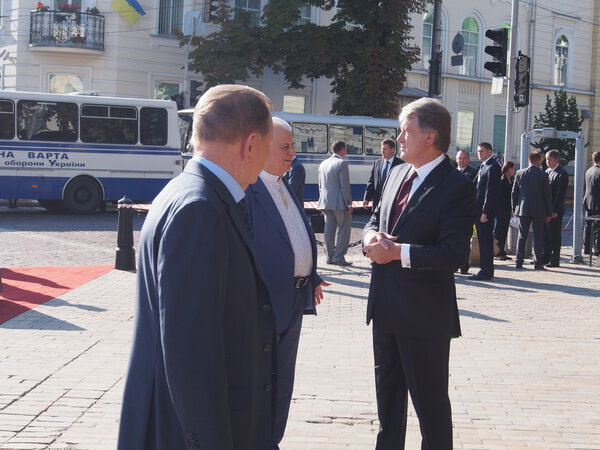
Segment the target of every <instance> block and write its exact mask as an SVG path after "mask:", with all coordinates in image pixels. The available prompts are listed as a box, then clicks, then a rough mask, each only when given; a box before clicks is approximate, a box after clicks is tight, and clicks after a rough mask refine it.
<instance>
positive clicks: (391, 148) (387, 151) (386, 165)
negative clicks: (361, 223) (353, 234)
mask: <svg viewBox="0 0 600 450" xmlns="http://www.w3.org/2000/svg"><path fill="white" fill-rule="evenodd" d="M403 162H404V161H402V160H401V159H400V158H398V157H397V156H396V143H395V142H394V141H393V140H392V139H385V140H383V141H382V142H381V158H379V159H378V160H377V161H375V162H374V163H373V168H372V169H371V176H370V177H369V182H368V183H367V187H366V188H365V196H364V200H363V208H367V204H368V202H370V201H373V205H372V207H371V208H372V209H373V211H375V208H376V207H377V205H378V204H379V199H380V198H381V190H382V189H383V184H384V183H385V180H386V179H387V176H388V175H389V173H390V172H391V170H392V169H393V168H394V167H396V166H397V165H398V164H402V163H403Z"/></svg>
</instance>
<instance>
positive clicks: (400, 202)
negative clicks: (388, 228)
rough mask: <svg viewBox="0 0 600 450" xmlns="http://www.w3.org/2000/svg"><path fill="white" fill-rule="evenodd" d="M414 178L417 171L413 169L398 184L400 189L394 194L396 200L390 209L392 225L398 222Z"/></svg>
mask: <svg viewBox="0 0 600 450" xmlns="http://www.w3.org/2000/svg"><path fill="white" fill-rule="evenodd" d="M415 178H417V171H416V170H414V169H413V170H412V171H411V173H410V174H409V175H408V177H407V178H406V180H404V183H402V186H400V189H399V190H398V194H397V195H396V201H395V202H394V208H393V210H392V221H391V222H390V224H391V225H392V227H393V226H394V225H396V222H398V218H399V217H400V215H401V214H402V211H403V210H404V207H405V206H406V204H407V203H408V196H409V195H410V189H411V188H412V183H413V180H414V179H415Z"/></svg>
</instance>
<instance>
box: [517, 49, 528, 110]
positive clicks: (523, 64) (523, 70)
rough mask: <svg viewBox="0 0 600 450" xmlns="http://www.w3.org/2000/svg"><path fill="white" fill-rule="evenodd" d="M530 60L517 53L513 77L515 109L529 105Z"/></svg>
mask: <svg viewBox="0 0 600 450" xmlns="http://www.w3.org/2000/svg"><path fill="white" fill-rule="evenodd" d="M530 65H531V58H530V57H529V56H525V55H523V54H521V52H519V56H518V57H517V70H516V76H515V98H514V100H515V107H517V108H521V107H523V106H527V105H529V67H530Z"/></svg>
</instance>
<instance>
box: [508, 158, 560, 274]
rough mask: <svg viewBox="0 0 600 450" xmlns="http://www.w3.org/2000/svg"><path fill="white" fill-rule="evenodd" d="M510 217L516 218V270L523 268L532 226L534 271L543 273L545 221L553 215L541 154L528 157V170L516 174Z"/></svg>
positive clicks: (548, 185) (550, 195) (548, 184)
mask: <svg viewBox="0 0 600 450" xmlns="http://www.w3.org/2000/svg"><path fill="white" fill-rule="evenodd" d="M512 204H513V214H514V215H515V216H516V217H518V218H519V238H518V240H517V257H516V264H517V269H522V268H523V259H524V257H525V244H526V243H527V235H528V234H529V227H530V226H532V227H533V251H534V253H535V261H534V263H535V266H534V267H535V270H543V269H544V263H543V257H544V222H545V221H546V222H548V221H549V220H550V217H551V215H552V194H551V192H550V183H549V181H548V174H547V173H546V172H544V170H543V169H542V154H541V153H540V152H531V153H530V154H529V167H527V168H526V169H521V170H519V171H517V174H516V175H515V182H514V183H513V189H512Z"/></svg>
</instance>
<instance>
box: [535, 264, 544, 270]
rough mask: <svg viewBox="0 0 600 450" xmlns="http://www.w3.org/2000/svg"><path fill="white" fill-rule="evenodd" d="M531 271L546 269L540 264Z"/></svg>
mask: <svg viewBox="0 0 600 450" xmlns="http://www.w3.org/2000/svg"><path fill="white" fill-rule="evenodd" d="M533 270H546V268H545V267H544V266H543V265H542V264H540V265H537V264H536V265H535V266H534V268H533Z"/></svg>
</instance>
